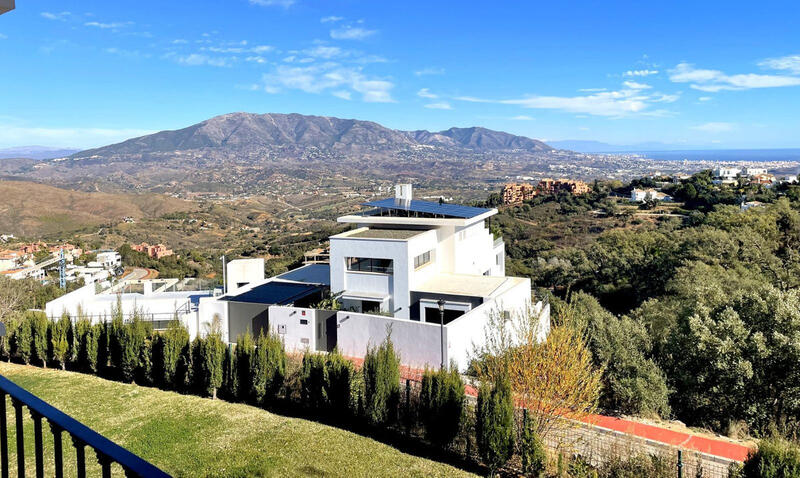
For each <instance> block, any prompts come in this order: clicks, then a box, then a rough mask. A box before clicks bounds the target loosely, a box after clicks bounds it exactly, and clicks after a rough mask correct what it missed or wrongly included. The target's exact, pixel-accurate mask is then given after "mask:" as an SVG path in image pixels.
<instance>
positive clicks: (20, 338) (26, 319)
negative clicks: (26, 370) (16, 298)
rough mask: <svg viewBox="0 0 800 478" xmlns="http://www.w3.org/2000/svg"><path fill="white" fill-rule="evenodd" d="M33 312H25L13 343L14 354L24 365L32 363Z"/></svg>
mask: <svg viewBox="0 0 800 478" xmlns="http://www.w3.org/2000/svg"><path fill="white" fill-rule="evenodd" d="M31 314H32V312H25V315H23V316H22V319H21V320H20V321H19V325H18V327H17V329H16V331H15V333H14V340H13V341H12V342H11V345H12V353H13V354H14V355H16V356H17V358H19V360H21V361H22V363H24V364H26V365H27V364H29V363H30V361H31V349H32V343H33V337H32V334H33V331H32V328H31V327H32V317H31Z"/></svg>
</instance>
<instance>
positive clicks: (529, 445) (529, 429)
mask: <svg viewBox="0 0 800 478" xmlns="http://www.w3.org/2000/svg"><path fill="white" fill-rule="evenodd" d="M519 448H520V450H519V454H520V457H521V458H522V471H523V473H525V474H526V475H528V476H532V477H534V478H540V477H542V476H544V472H545V469H546V468H547V452H546V451H545V448H544V443H542V439H541V438H539V435H537V434H536V432H535V431H534V430H533V426H531V421H530V418H529V417H528V410H525V411H524V414H523V419H522V430H521V432H520V444H519Z"/></svg>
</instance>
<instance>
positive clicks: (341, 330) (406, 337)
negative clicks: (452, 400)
mask: <svg viewBox="0 0 800 478" xmlns="http://www.w3.org/2000/svg"><path fill="white" fill-rule="evenodd" d="M336 321H337V323H338V330H337V335H338V338H337V346H338V347H339V351H341V353H342V355H345V356H348V357H364V356H365V355H366V353H367V347H370V346H373V347H374V346H377V345H379V344H380V343H381V342H383V340H384V339H385V338H386V334H387V330H389V329H390V330H391V333H392V343H393V344H394V347H395V349H396V350H397V352H398V353H399V354H400V362H401V363H402V364H404V365H408V366H411V367H413V368H424V367H425V366H426V365H428V366H430V367H433V368H437V367H438V366H439V364H440V363H441V345H440V330H439V326H438V325H434V324H429V323H425V322H415V321H410V320H404V319H395V318H392V317H384V316H380V315H367V314H358V313H355V312H341V311H340V312H338V313H337V314H336Z"/></svg>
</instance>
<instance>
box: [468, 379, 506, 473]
mask: <svg viewBox="0 0 800 478" xmlns="http://www.w3.org/2000/svg"><path fill="white" fill-rule="evenodd" d="M475 413H476V422H475V434H476V439H477V444H478V453H479V454H480V456H481V459H482V460H483V463H484V464H485V465H486V466H487V467H489V475H490V476H494V473H495V472H496V471H497V469H498V468H500V467H502V466H503V465H505V464H506V462H507V461H508V460H509V459H510V458H511V456H512V455H513V454H514V403H513V401H512V398H511V387H510V385H509V382H508V380H507V379H506V378H504V377H503V376H497V378H496V379H495V383H494V386H492V387H490V386H489V385H487V384H486V383H484V384H483V385H482V386H481V388H480V390H479V392H478V404H477V407H476V409H475Z"/></svg>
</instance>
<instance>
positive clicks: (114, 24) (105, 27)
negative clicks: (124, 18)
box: [84, 22, 133, 30]
mask: <svg viewBox="0 0 800 478" xmlns="http://www.w3.org/2000/svg"><path fill="white" fill-rule="evenodd" d="M84 25H85V26H87V27H95V28H100V29H103V30H111V29H114V30H116V29H118V28H124V27H127V26H130V25H133V22H110V23H102V22H86V23H84Z"/></svg>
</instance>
